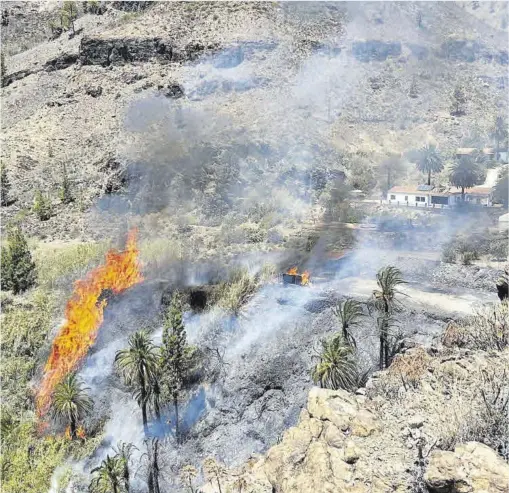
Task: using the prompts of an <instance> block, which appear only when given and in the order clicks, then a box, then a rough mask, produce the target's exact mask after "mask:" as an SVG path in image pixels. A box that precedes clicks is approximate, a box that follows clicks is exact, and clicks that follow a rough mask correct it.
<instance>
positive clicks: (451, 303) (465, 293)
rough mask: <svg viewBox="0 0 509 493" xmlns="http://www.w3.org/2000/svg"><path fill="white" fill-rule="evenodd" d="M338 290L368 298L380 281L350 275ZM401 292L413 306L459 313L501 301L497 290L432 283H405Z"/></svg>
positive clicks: (431, 310)
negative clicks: (453, 286) (433, 285)
mask: <svg viewBox="0 0 509 493" xmlns="http://www.w3.org/2000/svg"><path fill="white" fill-rule="evenodd" d="M335 287H336V288H337V290H338V292H342V293H344V294H348V295H352V296H359V297H365V298H368V297H370V296H371V294H372V293H373V290H374V289H376V287H377V286H376V282H375V281H373V280H367V279H362V278H360V277H347V278H344V279H341V280H340V281H338V282H337V283H335ZM400 291H401V292H402V293H403V296H401V298H403V299H404V302H405V304H409V305H413V306H415V308H420V309H423V310H426V311H430V312H446V313H451V314H453V313H457V314H461V315H469V314H471V313H473V312H474V309H475V306H476V305H478V304H481V303H486V302H490V301H497V296H496V294H495V293H493V294H491V293H489V294H488V293H480V292H477V291H469V290H466V289H458V290H449V289H447V290H443V291H441V290H438V289H436V288H433V287H432V286H426V285H419V284H412V285H406V286H403V287H402V288H401V289H400Z"/></svg>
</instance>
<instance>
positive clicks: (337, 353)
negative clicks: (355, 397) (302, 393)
mask: <svg viewBox="0 0 509 493" xmlns="http://www.w3.org/2000/svg"><path fill="white" fill-rule="evenodd" d="M319 358H320V361H319V363H317V364H316V366H315V368H314V369H313V371H312V374H311V376H312V378H313V381H314V382H315V383H319V384H320V387H322V388H324V387H325V388H327V389H332V390H338V389H345V390H352V389H353V388H355V384H356V381H357V368H356V365H355V361H354V360H353V349H352V346H350V344H348V343H347V342H345V340H344V339H343V337H342V336H341V335H339V334H338V335H336V336H334V337H333V338H332V339H331V340H330V341H322V351H321V353H320V355H319Z"/></svg>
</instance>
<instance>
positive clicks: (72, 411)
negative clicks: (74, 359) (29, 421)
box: [51, 373, 92, 440]
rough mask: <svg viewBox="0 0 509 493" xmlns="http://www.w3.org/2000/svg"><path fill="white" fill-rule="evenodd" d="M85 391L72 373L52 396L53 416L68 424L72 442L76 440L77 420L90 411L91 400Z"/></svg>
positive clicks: (57, 387)
mask: <svg viewBox="0 0 509 493" xmlns="http://www.w3.org/2000/svg"><path fill="white" fill-rule="evenodd" d="M87 390H88V389H85V388H83V386H82V383H81V382H80V381H79V380H78V378H77V376H76V374H74V373H73V374H70V375H68V376H67V377H66V378H65V379H64V380H63V381H62V382H60V383H59V384H58V385H57V386H56V387H55V392H54V394H53V401H52V403H51V406H52V411H53V414H54V415H55V417H57V418H60V419H65V420H66V421H67V422H68V423H69V428H70V431H71V438H72V439H73V440H74V439H75V438H76V431H77V429H78V422H79V420H80V419H81V418H83V416H84V415H85V414H87V413H89V412H90V411H91V410H92V400H91V399H90V398H89V397H88V395H87V393H86V391H87Z"/></svg>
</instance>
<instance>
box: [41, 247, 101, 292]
mask: <svg viewBox="0 0 509 493" xmlns="http://www.w3.org/2000/svg"><path fill="white" fill-rule="evenodd" d="M108 247H109V244H108V243H106V242H104V243H82V244H74V245H65V246H64V247H58V248H56V247H52V246H49V245H45V244H41V245H40V246H39V247H38V248H37V249H36V250H35V251H34V261H35V265H36V269H37V279H38V282H39V284H40V285H41V286H46V287H49V288H55V287H59V286H58V284H59V283H58V281H59V280H63V284H64V285H65V286H66V287H67V286H68V285H69V276H70V277H72V278H73V279H79V278H82V277H84V276H85V275H86V273H87V272H88V271H89V270H90V269H91V266H92V265H93V264H94V263H98V262H99V261H101V260H102V259H103V257H104V254H105V253H106V251H107V249H108Z"/></svg>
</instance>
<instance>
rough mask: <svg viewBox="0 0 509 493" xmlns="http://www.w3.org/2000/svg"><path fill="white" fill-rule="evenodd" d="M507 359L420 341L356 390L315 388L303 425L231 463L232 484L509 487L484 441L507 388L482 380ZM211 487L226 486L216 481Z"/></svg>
mask: <svg viewBox="0 0 509 493" xmlns="http://www.w3.org/2000/svg"><path fill="white" fill-rule="evenodd" d="M508 365H509V353H507V351H505V352H502V353H484V352H481V353H479V352H469V351H464V350H463V351H462V350H458V349H454V350H441V351H439V352H437V351H436V349H435V350H434V351H433V350H432V351H426V350H425V349H423V348H415V349H412V350H409V351H407V352H406V353H405V354H404V355H402V356H400V357H399V359H398V360H397V361H396V362H395V363H394V364H393V366H392V367H391V368H390V369H389V370H388V371H387V372H384V373H379V374H377V375H375V376H374V377H373V378H372V379H371V380H370V382H369V383H368V386H367V387H366V389H360V390H359V391H357V394H356V395H353V394H349V393H348V392H345V391H341V390H338V391H332V390H327V389H319V388H313V389H312V390H311V392H310V393H309V396H308V401H307V406H306V408H305V409H303V410H302V412H301V415H300V419H299V422H298V424H297V426H295V427H293V428H290V429H289V430H287V431H286V432H285V433H284V435H283V437H282V440H281V441H280V442H279V443H278V444H277V445H275V446H273V447H272V448H271V449H270V450H269V451H268V452H267V454H266V455H265V456H263V457H253V459H252V460H250V461H249V462H248V463H247V464H246V465H245V466H244V467H243V468H240V469H237V470H232V471H229V474H228V475H227V476H226V478H225V479H223V483H222V485H221V486H222V488H223V491H224V489H225V488H226V490H228V488H235V486H237V487H238V485H240V484H243V485H244V487H243V488H245V490H246V491H257V492H267V493H270V492H273V491H277V492H280V493H290V492H295V493H297V492H299V493H312V492H316V491H320V492H322V491H323V492H355V493H368V492H371V493H375V492H376V493H385V492H387V493H388V492H398V493H399V492H401V493H402V492H409V491H411V492H429V493H461V492H469V493H481V492H483V493H484V492H490V493H505V492H506V491H507V487H508V485H509V464H508V463H507V462H506V461H504V460H503V458H502V457H501V456H500V455H498V454H497V452H496V451H495V450H493V449H492V448H490V447H489V446H487V445H485V444H482V443H478V441H485V442H486V441H488V442H489V440H490V433H491V432H493V430H491V431H489V430H490V428H489V426H490V425H489V424H488V423H487V422H485V421H484V420H485V418H486V415H487V413H489V412H490V408H489V407H488V406H490V405H491V404H492V400H491V399H494V398H495V400H496V392H497V391H498V389H499V388H501V387H499V388H497V389H491V392H495V394H493V393H491V394H488V392H489V391H488V390H487V389H484V390H486V394H483V393H484V390H481V391H480V390H479V385H481V387H482V383H483V382H485V381H486V379H487V378H492V379H493V380H492V382H494V381H495V380H494V379H495V378H498V377H500V376H501V375H503V374H504V371H506V369H507V368H508ZM495 375H496V376H497V377H495ZM498 384H499V385H502V386H504V390H503V391H502V392H503V393H504V397H502V399H507V398H508V397H509V396H507V394H506V393H507V386H506V385H505V384H503V383H502V382H501V381H498ZM499 398H500V396H499ZM483 399H486V403H484V402H483ZM473 440H478V441H473ZM203 491H205V492H217V491H219V490H218V487H217V484H216V483H215V481H214V480H211V482H210V483H209V484H207V485H206V486H205V487H204V488H203ZM233 491H235V489H233ZM243 491H244V490H243Z"/></svg>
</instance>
